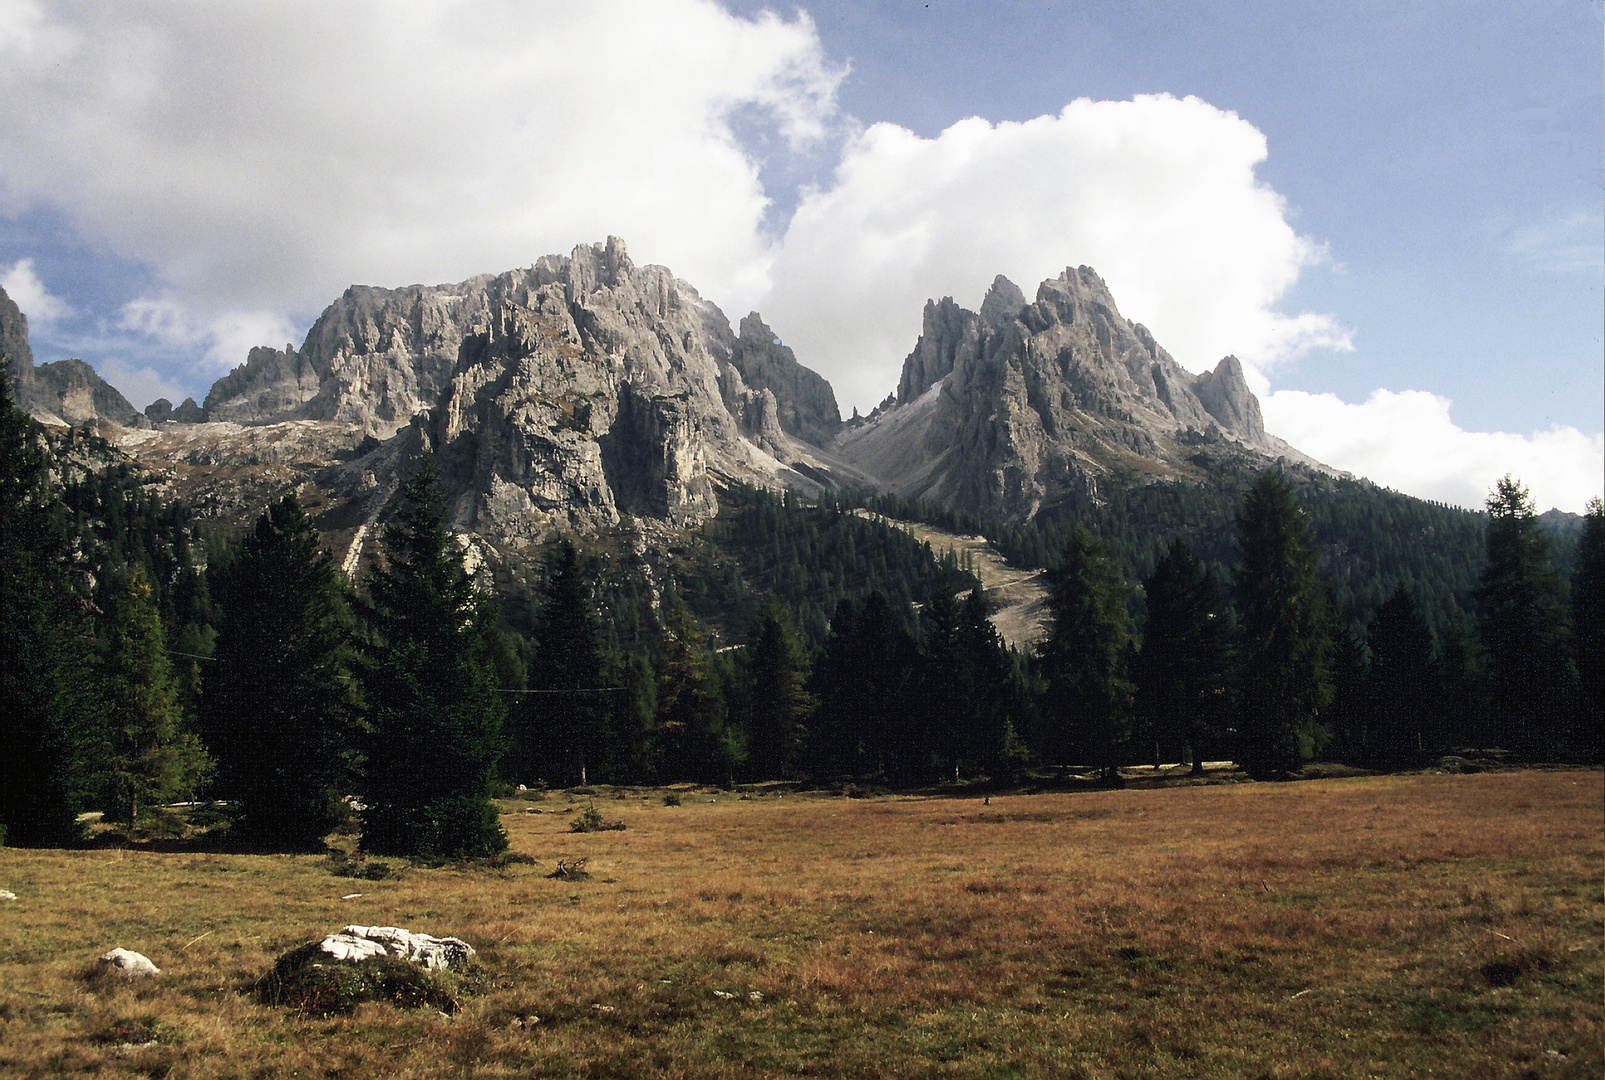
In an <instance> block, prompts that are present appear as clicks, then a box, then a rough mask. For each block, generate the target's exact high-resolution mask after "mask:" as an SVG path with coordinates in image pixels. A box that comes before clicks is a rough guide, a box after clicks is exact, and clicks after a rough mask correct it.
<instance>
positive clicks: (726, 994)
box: [713, 990, 736, 1001]
mask: <svg viewBox="0 0 1605 1080" xmlns="http://www.w3.org/2000/svg"><path fill="white" fill-rule="evenodd" d="M713 996H714V997H716V998H723V999H724V1000H726V1001H730V1000H731V999H733V998H734V997H735V996H736V995H734V994H732V993H730V991H728V990H715V991H714V992H713Z"/></svg>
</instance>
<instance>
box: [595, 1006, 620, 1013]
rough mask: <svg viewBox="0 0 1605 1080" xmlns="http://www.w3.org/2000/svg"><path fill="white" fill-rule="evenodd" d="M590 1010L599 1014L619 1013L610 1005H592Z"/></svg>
mask: <svg viewBox="0 0 1605 1080" xmlns="http://www.w3.org/2000/svg"><path fill="white" fill-rule="evenodd" d="M591 1008H593V1009H595V1010H596V1011H597V1012H599V1013H611V1012H618V1011H619V1010H617V1009H615V1008H614V1007H613V1006H611V1005H592V1006H591Z"/></svg>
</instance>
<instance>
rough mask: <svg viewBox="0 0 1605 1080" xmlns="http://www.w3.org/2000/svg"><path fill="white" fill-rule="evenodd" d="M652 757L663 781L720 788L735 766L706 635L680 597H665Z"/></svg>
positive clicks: (672, 595) (673, 594)
mask: <svg viewBox="0 0 1605 1080" xmlns="http://www.w3.org/2000/svg"><path fill="white" fill-rule="evenodd" d="M664 609H665V610H664V612H663V642H662V644H661V646H660V647H659V650H658V662H657V679H658V682H657V723H656V725H655V726H654V727H653V730H652V733H651V740H652V752H653V757H654V759H655V761H656V765H657V772H658V776H659V778H660V779H662V780H666V781H675V780H695V781H698V782H699V783H720V782H722V781H725V780H728V779H729V778H730V770H731V769H732V768H733V767H734V765H735V764H736V762H735V760H734V758H735V755H734V754H733V753H732V747H731V746H730V744H729V742H728V741H727V740H726V737H725V730H724V698H723V694H722V693H721V687H720V682H719V677H718V672H717V669H716V668H715V665H714V662H713V656H712V654H711V652H710V650H709V649H708V635H707V634H706V632H704V631H703V629H702V627H701V626H699V625H697V620H696V617H695V616H693V615H692V614H691V609H690V608H688V607H686V605H685V601H683V600H681V599H680V597H679V595H678V594H676V593H674V592H672V591H670V592H668V593H667V595H666V596H665V598H664Z"/></svg>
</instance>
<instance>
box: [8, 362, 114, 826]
mask: <svg viewBox="0 0 1605 1080" xmlns="http://www.w3.org/2000/svg"><path fill="white" fill-rule="evenodd" d="M8 375H9V372H7V371H5V370H4V369H3V368H0V655H3V656H4V661H3V662H0V701H4V703H5V710H4V711H5V720H4V721H3V727H0V732H3V736H4V738H3V746H0V842H4V843H9V844H12V845H18V846H30V847H31V846H44V845H58V844H68V843H72V842H75V841H76V840H78V839H79V837H80V836H81V832H82V830H81V829H80V828H79V826H78V825H77V823H76V820H75V819H76V816H77V810H78V805H77V800H76V799H75V797H74V786H75V785H74V783H73V771H74V762H75V760H76V756H77V754H76V750H77V748H76V746H75V740H74V737H73V724H72V717H73V715H74V713H73V711H72V710H71V709H70V708H69V707H68V702H67V701H66V700H65V697H66V695H65V694H64V690H65V689H66V688H67V686H68V685H70V683H71V682H72V681H73V680H72V679H71V677H70V673H69V672H66V671H64V670H63V662H64V660H65V659H66V657H67V655H68V654H69V648H68V647H69V646H70V645H71V644H72V643H73V640H74V639H75V638H77V639H80V640H81V639H83V638H85V637H87V636H88V633H89V632H90V631H91V628H90V627H89V626H88V624H87V620H86V618H85V615H84V613H83V611H82V609H81V608H79V607H78V605H76V604H74V603H73V600H74V599H75V598H74V597H73V596H72V593H71V590H70V588H69V587H68V584H67V577H66V562H65V558H66V553H67V543H66V533H65V531H64V529H63V527H62V521H61V519H60V515H59V514H58V513H57V512H56V506H57V505H58V504H57V502H56V500H55V499H54V498H53V493H52V491H51V488H50V481H49V469H48V462H47V459H46V455H45V451H44V448H43V446H42V445H41V440H40V435H39V430H38V425H37V424H36V423H35V422H34V421H33V420H32V419H30V418H29V417H28V416H27V414H25V413H24V412H22V411H21V410H20V409H17V408H15V407H14V405H13V402H12V398H11V390H10V383H9V379H8Z"/></svg>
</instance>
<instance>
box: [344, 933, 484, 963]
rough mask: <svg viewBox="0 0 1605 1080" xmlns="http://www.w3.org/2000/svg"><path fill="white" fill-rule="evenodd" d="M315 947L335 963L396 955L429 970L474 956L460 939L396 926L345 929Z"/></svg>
mask: <svg viewBox="0 0 1605 1080" xmlns="http://www.w3.org/2000/svg"><path fill="white" fill-rule="evenodd" d="M318 948H319V949H320V950H321V951H323V952H325V953H328V954H329V955H330V956H332V957H334V958H335V959H336V960H347V961H352V962H361V961H363V960H367V959H369V958H370V957H379V956H396V957H399V958H400V959H402V960H408V961H411V962H412V963H415V964H422V965H423V966H424V967H426V968H429V969H430V970H438V969H440V968H447V967H451V966H452V965H453V964H456V963H459V962H460V961H463V960H467V959H469V958H470V957H473V956H474V955H476V954H475V952H474V947H473V946H472V945H470V944H468V942H466V941H463V940H462V939H461V938H454V937H446V938H439V937H434V936H433V935H430V934H414V933H412V932H411V931H409V930H403V929H401V928H400V927H396V926H348V927H346V928H345V929H344V930H341V931H340V932H339V933H338V934H330V935H329V936H328V937H326V938H324V939H323V940H322V941H321V942H319V943H318Z"/></svg>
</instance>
